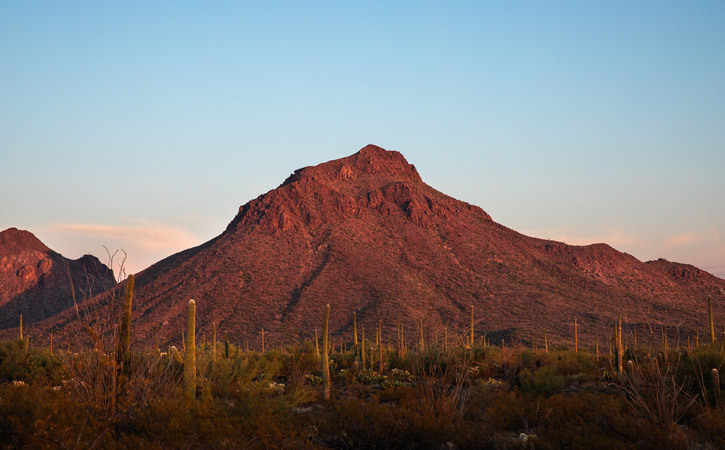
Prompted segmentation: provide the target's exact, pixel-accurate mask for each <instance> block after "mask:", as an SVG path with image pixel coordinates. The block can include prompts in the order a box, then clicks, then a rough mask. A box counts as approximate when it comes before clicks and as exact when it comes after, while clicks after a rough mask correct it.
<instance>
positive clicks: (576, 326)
mask: <svg viewBox="0 0 725 450" xmlns="http://www.w3.org/2000/svg"><path fill="white" fill-rule="evenodd" d="M574 353H579V323H578V322H577V321H576V319H574Z"/></svg>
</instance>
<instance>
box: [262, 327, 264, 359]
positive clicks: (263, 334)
mask: <svg viewBox="0 0 725 450" xmlns="http://www.w3.org/2000/svg"><path fill="white" fill-rule="evenodd" d="M262 354H263V355H264V328H262Z"/></svg>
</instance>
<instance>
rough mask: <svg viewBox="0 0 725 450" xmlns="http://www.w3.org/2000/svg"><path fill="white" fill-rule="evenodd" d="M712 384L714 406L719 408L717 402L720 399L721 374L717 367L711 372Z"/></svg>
mask: <svg viewBox="0 0 725 450" xmlns="http://www.w3.org/2000/svg"><path fill="white" fill-rule="evenodd" d="M710 384H711V386H710V387H711V389H712V406H713V408H717V404H718V402H719V401H720V374H719V373H718V371H717V369H712V371H711V372H710Z"/></svg>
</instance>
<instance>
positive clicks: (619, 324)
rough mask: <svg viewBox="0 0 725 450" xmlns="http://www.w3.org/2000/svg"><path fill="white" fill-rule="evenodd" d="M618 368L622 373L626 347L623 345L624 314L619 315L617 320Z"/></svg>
mask: <svg viewBox="0 0 725 450" xmlns="http://www.w3.org/2000/svg"><path fill="white" fill-rule="evenodd" d="M616 340H617V370H618V371H619V373H622V370H623V367H622V358H623V357H624V354H623V353H624V348H623V346H622V316H619V321H618V322H617V337H616Z"/></svg>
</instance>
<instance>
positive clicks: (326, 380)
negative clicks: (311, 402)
mask: <svg viewBox="0 0 725 450" xmlns="http://www.w3.org/2000/svg"><path fill="white" fill-rule="evenodd" d="M329 320H330V305H325V316H324V318H323V320H322V398H323V399H324V400H330V349H329V343H328V340H329V339H328V337H327V336H328V334H327V332H328V326H327V325H328V322H329Z"/></svg>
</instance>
